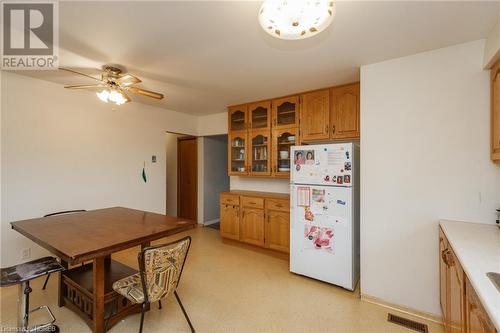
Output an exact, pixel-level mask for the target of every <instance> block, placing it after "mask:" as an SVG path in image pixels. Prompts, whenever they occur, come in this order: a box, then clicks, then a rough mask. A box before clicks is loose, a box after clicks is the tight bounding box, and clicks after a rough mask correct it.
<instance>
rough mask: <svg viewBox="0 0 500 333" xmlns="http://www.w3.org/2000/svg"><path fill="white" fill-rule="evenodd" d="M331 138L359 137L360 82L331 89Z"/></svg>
mask: <svg viewBox="0 0 500 333" xmlns="http://www.w3.org/2000/svg"><path fill="white" fill-rule="evenodd" d="M330 91H331V103H332V104H331V115H330V138H331V139H358V138H359V126H360V124H359V83H355V84H350V85H346V86H341V87H337V88H332V89H330Z"/></svg>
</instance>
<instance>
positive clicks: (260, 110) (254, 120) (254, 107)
mask: <svg viewBox="0 0 500 333" xmlns="http://www.w3.org/2000/svg"><path fill="white" fill-rule="evenodd" d="M248 128H249V129H251V130H254V129H270V128H271V101H265V102H258V103H251V104H248Z"/></svg>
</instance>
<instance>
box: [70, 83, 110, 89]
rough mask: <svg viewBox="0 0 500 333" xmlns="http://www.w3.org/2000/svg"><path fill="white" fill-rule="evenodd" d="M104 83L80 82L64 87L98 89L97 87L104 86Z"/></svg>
mask: <svg viewBox="0 0 500 333" xmlns="http://www.w3.org/2000/svg"><path fill="white" fill-rule="evenodd" d="M103 87H104V85H102V84H79V85H76V86H65V87H64V88H66V89H97V88H103Z"/></svg>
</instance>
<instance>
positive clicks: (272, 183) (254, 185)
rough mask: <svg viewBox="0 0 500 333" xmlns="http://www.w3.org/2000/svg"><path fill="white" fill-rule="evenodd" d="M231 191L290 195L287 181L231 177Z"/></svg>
mask: <svg viewBox="0 0 500 333" xmlns="http://www.w3.org/2000/svg"><path fill="white" fill-rule="evenodd" d="M230 178H231V185H230V186H231V190H245V191H264V192H276V193H290V181H289V180H288V179H273V178H254V177H238V176H231V177H230Z"/></svg>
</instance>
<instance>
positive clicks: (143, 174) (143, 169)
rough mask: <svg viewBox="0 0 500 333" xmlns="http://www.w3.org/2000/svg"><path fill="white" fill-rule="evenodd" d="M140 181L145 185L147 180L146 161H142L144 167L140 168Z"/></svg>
mask: <svg viewBox="0 0 500 333" xmlns="http://www.w3.org/2000/svg"><path fill="white" fill-rule="evenodd" d="M142 180H144V182H145V183H147V181H148V178H147V177H146V161H144V166H143V167H142Z"/></svg>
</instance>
